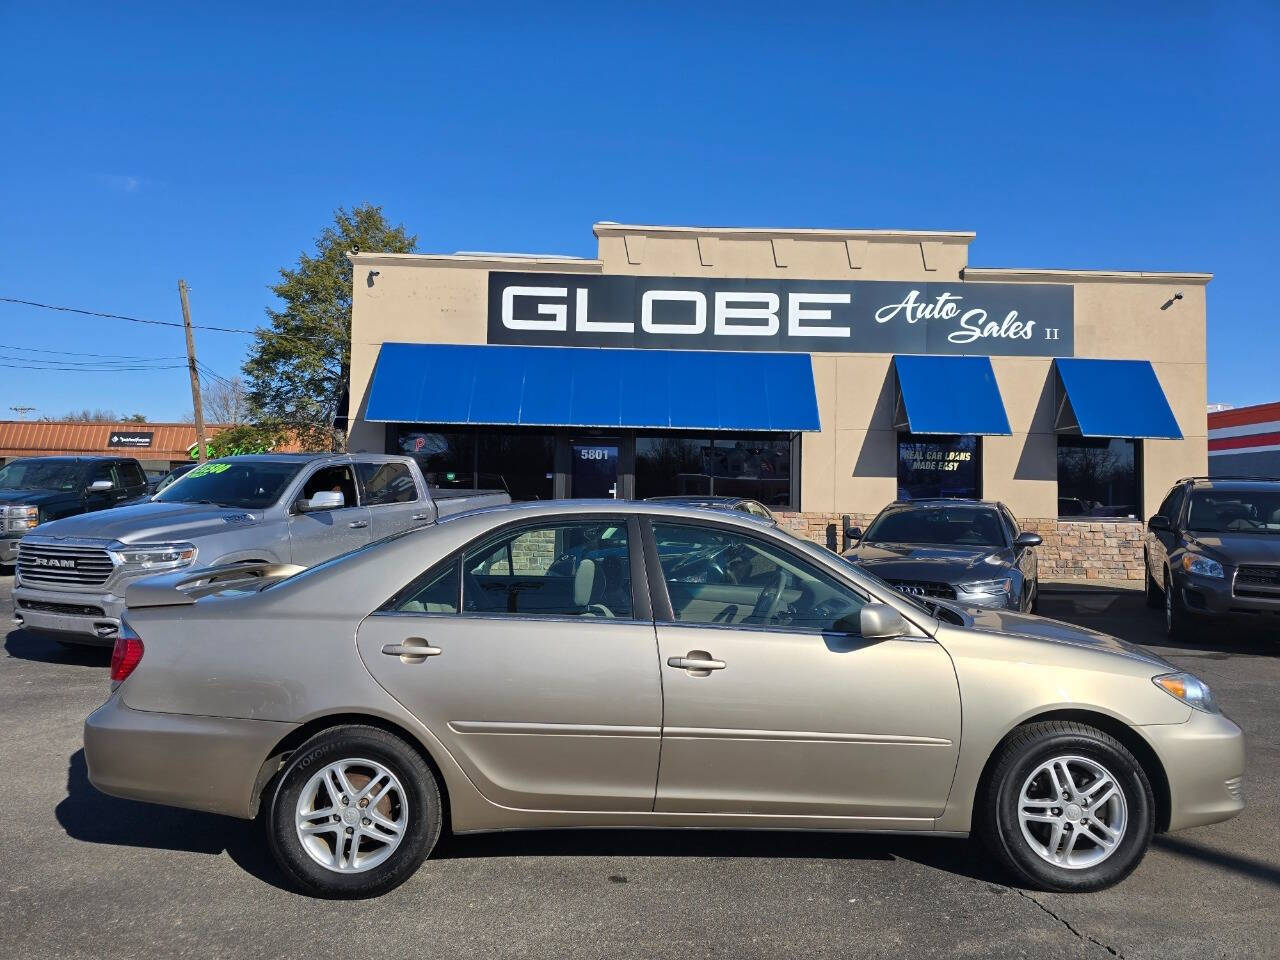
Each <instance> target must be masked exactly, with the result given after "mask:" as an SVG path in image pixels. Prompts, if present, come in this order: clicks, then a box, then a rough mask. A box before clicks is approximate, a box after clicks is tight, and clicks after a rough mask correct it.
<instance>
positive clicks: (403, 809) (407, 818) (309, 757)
mask: <svg viewBox="0 0 1280 960" xmlns="http://www.w3.org/2000/svg"><path fill="white" fill-rule="evenodd" d="M276 782H277V786H276V788H275V791H274V793H273V794H272V797H271V803H270V807H269V810H268V815H267V818H266V825H267V835H268V839H269V841H270V844H271V852H272V853H273V854H274V856H275V858H276V862H277V863H279V864H280V867H281V869H283V870H284V872H285V874H286V875H287V876H288V877H289V879H290V880H292V881H293V882H294V884H295V885H296V886H298V887H300V888H301V889H302V890H303V891H304V892H307V893H311V894H313V895H316V896H322V897H329V898H335V899H354V898H359V897H374V896H378V895H379V894H382V893H386V892H387V891H388V890H391V889H393V888H395V887H398V886H399V885H400V884H402V883H404V882H405V881H406V880H408V879H409V877H411V876H413V874H414V872H415V871H416V870H417V869H418V867H419V866H420V865H421V864H422V861H423V860H425V859H426V858H427V856H428V854H430V853H431V851H432V849H433V848H434V847H435V845H436V841H437V840H439V838H440V829H441V803H440V786H439V784H438V783H437V782H436V777H435V774H434V773H432V771H431V768H430V767H428V766H427V764H426V763H425V762H424V761H423V759H422V757H421V756H420V755H419V754H418V753H417V752H416V751H415V750H413V749H412V748H411V747H409V745H408V744H406V743H405V742H404V741H403V740H401V739H400V738H399V737H396V736H393V735H392V734H390V733H387V732H386V731H385V730H380V729H378V728H376V727H367V726H342V727H334V728H333V729H330V730H325V731H323V732H322V733H319V734H317V735H316V736H314V737H312V738H311V739H310V740H308V741H307V742H306V743H304V744H303V745H302V746H300V747H299V748H298V749H297V750H296V751H294V753H293V755H292V756H291V757H290V759H289V762H288V763H287V764H286V765H285V768H284V770H283V771H282V772H281V774H280V776H279V778H278V779H277V781H276Z"/></svg>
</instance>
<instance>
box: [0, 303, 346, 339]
mask: <svg viewBox="0 0 1280 960" xmlns="http://www.w3.org/2000/svg"><path fill="white" fill-rule="evenodd" d="M0 303H16V304H21V305H22V306H24V307H39V308H40V309H41V310H57V311H59V312H61V313H79V314H83V315H84V316H86V317H105V318H106V319H108V320H128V321H129V322H130V323H148V324H151V325H153V326H157V327H177V328H179V329H183V325H182V324H181V323H177V322H175V321H173V320H147V319H144V318H142V317H130V316H126V315H125V314H123V313H104V312H102V311H100V310H82V309H80V308H79V307H63V306H58V305H57V304H52V303H39V302H37V301H35V300H20V299H18V298H17V297H0ZM191 326H192V328H193V329H195V330H212V331H214V332H215V333H239V334H244V335H246V336H252V337H259V336H261V337H280V338H282V339H286V340H307V341H315V342H317V343H326V342H328V340H329V339H331V338H328V337H308V336H305V335H303V334H297V333H280V332H278V331H275V330H267V329H265V328H262V327H259V328H258V329H256V330H246V329H245V328H244V327H212V326H208V325H204V324H192V325H191Z"/></svg>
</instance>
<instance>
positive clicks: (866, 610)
mask: <svg viewBox="0 0 1280 960" xmlns="http://www.w3.org/2000/svg"><path fill="white" fill-rule="evenodd" d="M858 616H859V621H860V625H861V633H862V636H863V639H866V640H893V639H894V638H896V637H901V636H903V635H904V634H905V633H906V632H907V629H908V628H907V619H906V617H904V616H903V615H902V614H900V613H899V612H898V611H897V609H895V608H894V607H891V606H889V604H887V603H868V604H867V605H866V606H865V607H863V608H862V609H861V610H860V611H859V613H858Z"/></svg>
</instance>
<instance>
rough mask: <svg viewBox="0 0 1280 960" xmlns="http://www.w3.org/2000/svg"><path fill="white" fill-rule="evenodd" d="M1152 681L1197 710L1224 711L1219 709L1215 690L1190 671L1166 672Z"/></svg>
mask: <svg viewBox="0 0 1280 960" xmlns="http://www.w3.org/2000/svg"><path fill="white" fill-rule="evenodd" d="M1151 682H1152V683H1154V684H1155V685H1156V686H1157V687H1159V688H1160V689H1161V690H1163V691H1164V692H1165V693H1167V694H1169V695H1170V696H1171V697H1177V698H1178V699H1179V700H1181V701H1182V702H1183V703H1185V704H1186V705H1187V706H1189V707H1194V708H1195V709H1196V710H1201V711H1203V712H1204V713H1221V712H1222V711H1221V710H1219V709H1218V701H1216V700H1215V699H1213V691H1211V690H1210V689H1209V685H1208V684H1207V683H1205V682H1204V681H1203V680H1201V679H1200V678H1199V677H1195V676H1192V675H1191V674H1189V673H1166V674H1163V675H1161V676H1159V677H1152V678H1151Z"/></svg>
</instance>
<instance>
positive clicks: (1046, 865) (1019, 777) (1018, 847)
mask: <svg viewBox="0 0 1280 960" xmlns="http://www.w3.org/2000/svg"><path fill="white" fill-rule="evenodd" d="M1153 807H1154V801H1153V798H1152V793H1151V785H1150V783H1148V781H1147V777H1146V774H1145V773H1144V772H1143V770H1142V766H1141V765H1140V764H1139V763H1138V762H1137V760H1135V759H1134V758H1133V755H1132V754H1131V753H1129V751H1128V750H1127V749H1126V748H1125V747H1124V745H1123V744H1121V743H1120V742H1119V741H1118V740H1116V739H1115V738H1114V737H1111V736H1109V735H1108V734H1106V733H1103V732H1102V731H1101V730H1098V729H1095V728H1093V727H1090V726H1087V725H1085V724H1082V723H1074V722H1069V721H1050V722H1046V723H1034V724H1028V725H1027V726H1026V727H1024V728H1022V729H1021V730H1020V731H1018V732H1017V733H1016V734H1015V735H1014V736H1013V737H1011V738H1010V739H1009V741H1008V742H1007V743H1006V744H1005V745H1004V747H1003V748H1002V749H1001V752H1000V755H999V757H998V759H997V762H996V767H995V770H994V772H993V773H992V776H991V779H990V781H989V786H988V789H987V793H986V796H985V798H984V801H983V809H982V810H981V811H980V816H981V817H982V820H981V832H982V834H983V836H984V839H985V840H986V842H987V844H988V846H990V848H991V849H992V850H993V851H994V852H995V854H996V855H997V856H998V857H999V858H1000V859H1001V860H1002V861H1003V862H1004V863H1005V865H1006V866H1007V867H1008V868H1009V869H1010V871H1011V872H1012V873H1013V874H1014V875H1015V876H1016V877H1017V878H1018V879H1019V881H1021V882H1023V883H1025V884H1027V885H1029V886H1033V887H1037V888H1039V889H1042V890H1055V891H1060V892H1072V891H1085V890H1098V889H1101V888H1102V887H1108V886H1110V885H1112V884H1114V883H1117V882H1119V881H1120V880H1122V879H1124V878H1125V877H1126V876H1128V875H1129V873H1130V872H1131V871H1132V870H1133V869H1134V868H1135V867H1136V866H1137V865H1138V863H1139V862H1141V860H1142V857H1143V856H1144V855H1145V854H1146V852H1147V847H1148V846H1149V845H1150V843H1151V834H1152V828H1153V824H1154V821H1153V817H1152V809H1153Z"/></svg>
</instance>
